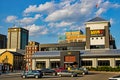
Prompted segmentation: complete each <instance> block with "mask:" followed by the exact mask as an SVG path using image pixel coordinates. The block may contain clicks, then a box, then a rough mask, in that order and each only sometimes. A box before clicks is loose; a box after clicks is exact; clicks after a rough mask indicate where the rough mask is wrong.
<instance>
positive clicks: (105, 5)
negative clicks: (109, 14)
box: [96, 1, 120, 16]
mask: <svg viewBox="0 0 120 80" xmlns="http://www.w3.org/2000/svg"><path fill="white" fill-rule="evenodd" d="M98 5H99V6H100V7H99V9H98V10H97V12H96V16H99V15H101V14H102V13H104V12H106V11H107V10H108V9H110V8H119V7H120V5H119V4H116V3H115V4H113V3H111V2H109V1H105V2H102V1H101V3H99V4H98Z"/></svg>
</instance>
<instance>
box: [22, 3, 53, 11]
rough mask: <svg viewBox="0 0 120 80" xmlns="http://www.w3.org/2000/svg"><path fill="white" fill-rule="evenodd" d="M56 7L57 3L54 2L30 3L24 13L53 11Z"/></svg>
mask: <svg viewBox="0 0 120 80" xmlns="http://www.w3.org/2000/svg"><path fill="white" fill-rule="evenodd" d="M54 9H55V4H54V3H53V2H46V3H45V4H40V5H39V6H37V5H30V6H29V7H28V8H26V9H25V10H24V13H31V12H42V11H52V10H54Z"/></svg>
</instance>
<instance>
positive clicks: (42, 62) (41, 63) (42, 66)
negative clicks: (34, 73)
mask: <svg viewBox="0 0 120 80" xmlns="http://www.w3.org/2000/svg"><path fill="white" fill-rule="evenodd" d="M36 68H37V69H41V68H46V63H45V61H37V62H36Z"/></svg>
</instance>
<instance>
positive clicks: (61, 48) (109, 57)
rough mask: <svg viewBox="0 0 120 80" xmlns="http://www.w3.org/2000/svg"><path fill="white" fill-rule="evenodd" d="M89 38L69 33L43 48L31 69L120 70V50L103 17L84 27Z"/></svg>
mask: <svg viewBox="0 0 120 80" xmlns="http://www.w3.org/2000/svg"><path fill="white" fill-rule="evenodd" d="M85 26H86V34H85V35H84V34H83V33H82V32H81V31H78V30H77V31H76V30H75V31H69V32H66V34H65V35H62V36H60V38H59V43H56V44H40V45H39V50H40V51H38V52H36V53H34V54H33V55H32V69H40V68H57V67H65V68H67V67H68V66H71V65H75V64H76V65H77V67H82V66H84V67H95V68H96V67H98V66H111V67H113V68H114V67H117V66H120V49H116V45H115V39H114V37H113V36H112V35H111V34H110V27H111V25H110V22H109V21H107V20H105V19H102V18H100V17H96V18H93V19H91V20H89V21H87V22H86V23H85Z"/></svg>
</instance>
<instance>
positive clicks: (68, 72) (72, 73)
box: [57, 70, 77, 77]
mask: <svg viewBox="0 0 120 80" xmlns="http://www.w3.org/2000/svg"><path fill="white" fill-rule="evenodd" d="M57 75H58V76H60V77H62V76H71V77H77V73H74V72H70V71H68V70H63V71H61V72H58V73H57Z"/></svg>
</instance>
